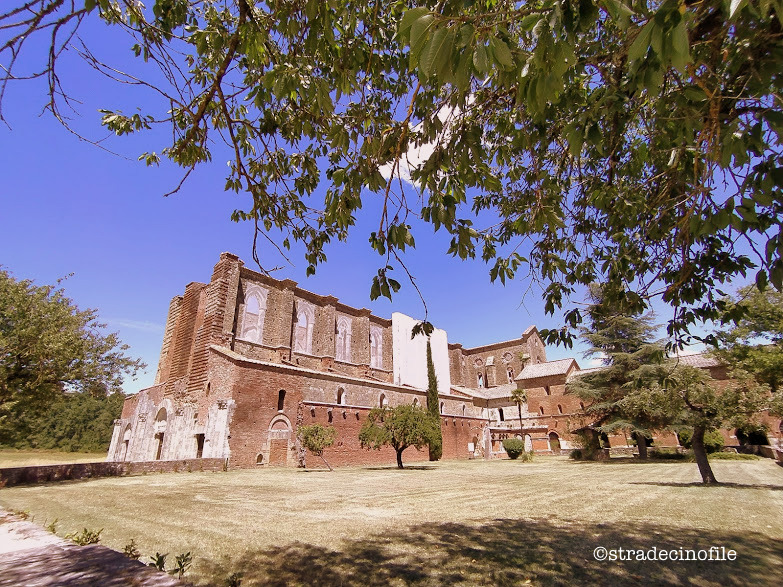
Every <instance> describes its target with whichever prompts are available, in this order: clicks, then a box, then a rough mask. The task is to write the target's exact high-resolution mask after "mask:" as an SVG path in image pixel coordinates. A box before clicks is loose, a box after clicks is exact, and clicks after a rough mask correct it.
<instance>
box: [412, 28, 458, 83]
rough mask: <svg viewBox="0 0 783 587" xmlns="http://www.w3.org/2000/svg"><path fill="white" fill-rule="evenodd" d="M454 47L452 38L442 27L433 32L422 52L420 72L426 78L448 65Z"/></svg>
mask: <svg viewBox="0 0 783 587" xmlns="http://www.w3.org/2000/svg"><path fill="white" fill-rule="evenodd" d="M453 46H454V36H453V35H451V34H449V31H448V30H447V29H445V28H443V27H441V28H439V29H438V30H436V31H435V33H434V34H433V35H432V37H431V38H430V41H429V43H427V47H426V48H425V49H424V51H422V55H421V62H420V64H419V69H420V71H421V72H422V73H423V74H424V75H425V76H427V77H429V76H430V75H432V74H433V73H436V72H438V71H440V70H441V69H443V67H444V66H445V65H448V61H449V59H450V57H451V51H452V49H453Z"/></svg>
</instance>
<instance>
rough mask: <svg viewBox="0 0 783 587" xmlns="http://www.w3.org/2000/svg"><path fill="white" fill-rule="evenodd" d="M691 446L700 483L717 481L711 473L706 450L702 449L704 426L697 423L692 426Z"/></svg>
mask: <svg viewBox="0 0 783 587" xmlns="http://www.w3.org/2000/svg"><path fill="white" fill-rule="evenodd" d="M691 446H692V447H693V456H695V457H696V464H697V465H698V466H699V473H701V482H702V483H717V482H718V480H717V479H715V475H713V474H712V468H710V462H709V460H707V451H705V450H704V426H703V425H697V426H694V427H693V436H692V437H691Z"/></svg>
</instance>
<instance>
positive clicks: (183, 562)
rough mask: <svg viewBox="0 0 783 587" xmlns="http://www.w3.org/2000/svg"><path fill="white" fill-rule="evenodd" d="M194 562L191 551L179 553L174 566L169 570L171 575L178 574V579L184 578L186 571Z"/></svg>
mask: <svg viewBox="0 0 783 587" xmlns="http://www.w3.org/2000/svg"><path fill="white" fill-rule="evenodd" d="M192 564H193V556H192V555H191V554H190V552H185V553H183V554H178V555H177V556H176V557H175V558H174V568H173V569H171V570H170V571H169V575H176V576H177V578H178V579H182V577H183V575H184V574H185V571H187V570H188V569H189V568H190V565H192Z"/></svg>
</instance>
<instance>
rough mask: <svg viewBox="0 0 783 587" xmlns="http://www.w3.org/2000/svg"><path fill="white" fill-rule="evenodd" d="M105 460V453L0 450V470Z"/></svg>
mask: <svg viewBox="0 0 783 587" xmlns="http://www.w3.org/2000/svg"><path fill="white" fill-rule="evenodd" d="M105 460H106V453H105V452H61V451H58V450H34V449H28V450H18V449H15V448H0V468H3V467H31V466H37V465H58V464H61V463H94V462H99V461H105Z"/></svg>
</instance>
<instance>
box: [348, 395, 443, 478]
mask: <svg viewBox="0 0 783 587" xmlns="http://www.w3.org/2000/svg"><path fill="white" fill-rule="evenodd" d="M438 432H439V430H438V427H437V425H436V424H435V423H434V422H433V421H432V418H431V417H430V415H429V414H428V413H427V412H426V411H424V410H423V409H422V408H419V407H418V406H412V405H409V404H403V405H400V406H396V407H394V408H386V407H384V408H373V409H372V410H370V413H369V415H368V416H367V421H366V422H365V423H364V425H363V426H362V429H361V430H360V431H359V441H360V442H361V444H362V447H363V448H367V449H378V450H379V449H380V448H381V447H382V446H387V445H388V446H391V447H392V448H393V449H394V450H395V451H396V453H397V467H398V468H400V469H402V468H403V465H402V452H403V451H404V450H405V449H406V448H408V447H409V446H415V447H416V450H421V448H422V447H423V446H426V445H429V444H430V443H431V442H432V439H433V438H434V437H435V436H436V435H437V433H438Z"/></svg>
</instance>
